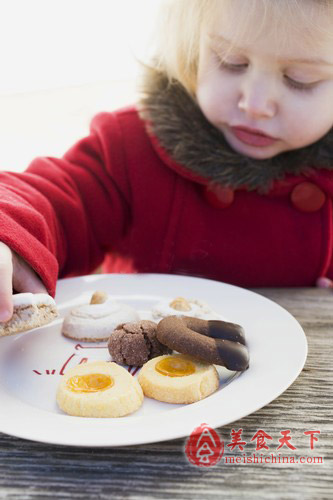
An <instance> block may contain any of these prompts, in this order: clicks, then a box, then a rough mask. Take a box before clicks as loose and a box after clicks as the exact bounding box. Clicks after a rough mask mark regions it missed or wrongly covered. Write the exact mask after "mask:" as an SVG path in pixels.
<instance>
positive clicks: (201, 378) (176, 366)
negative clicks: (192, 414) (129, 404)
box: [138, 354, 219, 404]
mask: <svg viewBox="0 0 333 500" xmlns="http://www.w3.org/2000/svg"><path fill="white" fill-rule="evenodd" d="M138 380H139V384H140V385H141V387H142V390H143V393H144V395H145V396H148V397H149V398H153V399H157V400H158V401H164V402H166V403H182V404H188V403H194V402H196V401H199V400H200V399H204V398H206V397H207V396H209V395H210V394H212V393H213V392H215V391H216V390H217V389H218V386H219V376H218V373H217V370H216V368H215V366H214V365H209V364H207V363H201V362H200V361H198V360H195V359H194V358H191V357H190V356H184V355H182V354H173V355H172V356H168V355H165V356H159V357H158V358H154V359H151V360H150V361H148V362H147V363H146V364H145V365H143V367H142V369H141V371H140V373H139V377H138Z"/></svg>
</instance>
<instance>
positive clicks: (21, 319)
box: [0, 293, 58, 337]
mask: <svg viewBox="0 0 333 500" xmlns="http://www.w3.org/2000/svg"><path fill="white" fill-rule="evenodd" d="M13 305H14V312H13V316H12V318H11V319H10V320H9V321H6V322H4V323H0V337H4V336H7V335H15V334H16V333H21V332H25V331H27V330H31V329H32V328H37V327H39V326H43V325H47V324H48V323H50V322H51V321H53V320H54V319H55V318H56V317H57V316H58V311H57V306H56V303H55V301H54V300H53V298H52V297H50V295H47V294H46V293H36V294H33V293H18V294H15V295H13Z"/></svg>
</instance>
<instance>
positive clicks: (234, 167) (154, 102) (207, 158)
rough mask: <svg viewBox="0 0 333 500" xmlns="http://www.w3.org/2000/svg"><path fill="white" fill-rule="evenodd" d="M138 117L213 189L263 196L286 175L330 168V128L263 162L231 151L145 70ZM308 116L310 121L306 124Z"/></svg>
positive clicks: (187, 103) (197, 113)
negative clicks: (219, 187)
mask: <svg viewBox="0 0 333 500" xmlns="http://www.w3.org/2000/svg"><path fill="white" fill-rule="evenodd" d="M140 116H141V117H142V118H143V119H144V120H147V121H149V122H150V127H151V129H152V132H153V134H154V135H155V136H156V137H157V139H158V140H159V143H160V144H161V146H162V147H163V148H164V149H165V150H166V151H167V153H168V154H169V155H170V157H171V158H172V159H173V160H174V161H176V162H177V163H179V164H180V165H182V166H184V167H186V168H187V169H189V170H190V171H192V172H194V173H195V174H198V175H199V176H202V177H203V178H205V179H207V181H208V182H209V183H212V184H222V185H224V186H229V187H232V188H234V189H235V188H237V187H240V186H246V187H247V189H248V190H258V191H260V192H267V191H268V190H269V188H270V186H271V185H272V183H273V182H274V181H275V180H281V179H283V178H284V177H285V175H287V174H293V175H299V174H305V175H306V174H308V173H309V172H310V171H311V170H312V171H313V170H315V169H320V168H326V169H330V170H332V169H333V128H332V129H331V130H330V131H329V132H328V133H327V134H326V135H325V136H324V137H322V138H321V139H320V140H319V141H317V142H316V143H314V144H311V145H310V146H307V147H305V148H302V149H298V150H294V151H289V152H286V153H281V154H280V155H277V156H275V157H274V158H270V159H267V160H257V159H252V158H248V157H247V156H244V155H241V154H240V153H237V152H235V151H234V150H233V149H232V148H231V147H230V146H229V144H228V143H227V142H226V140H225V139H224V136H223V134H222V133H221V132H220V131H219V130H218V129H216V128H215V127H214V126H213V125H212V124H211V123H210V122H209V121H208V120H207V119H206V118H205V116H204V115H203V113H202V112H201V110H200V108H199V106H198V105H197V103H196V102H195V101H194V100H193V98H192V97H191V96H190V95H189V94H188V93H187V92H186V90H185V89H184V87H183V86H182V85H181V84H180V83H179V82H177V81H175V82H172V83H170V82H169V81H168V79H167V77H166V75H165V74H163V73H158V72H157V71H156V70H148V69H147V70H146V74H145V78H144V84H143V98H142V99H141V102H140ZM310 119H311V117H309V120H310Z"/></svg>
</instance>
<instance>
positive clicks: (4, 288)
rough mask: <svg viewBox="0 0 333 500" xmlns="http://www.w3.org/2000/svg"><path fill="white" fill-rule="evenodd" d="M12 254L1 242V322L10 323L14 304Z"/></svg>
mask: <svg viewBox="0 0 333 500" xmlns="http://www.w3.org/2000/svg"><path fill="white" fill-rule="evenodd" d="M12 276H13V263H12V252H11V250H10V248H9V247H7V245H5V244H4V243H1V242H0V321H1V322H3V321H8V320H9V319H10V318H11V317H12V315H13V302H12V293H13V285H12Z"/></svg>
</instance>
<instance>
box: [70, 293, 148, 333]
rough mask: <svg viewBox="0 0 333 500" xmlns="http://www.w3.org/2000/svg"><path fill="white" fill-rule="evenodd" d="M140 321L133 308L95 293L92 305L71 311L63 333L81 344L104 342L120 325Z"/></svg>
mask: <svg viewBox="0 0 333 500" xmlns="http://www.w3.org/2000/svg"><path fill="white" fill-rule="evenodd" d="M139 319H140V317H139V314H138V313H137V312H136V310H135V309H133V307H131V306H128V305H127V304H122V303H120V302H117V301H115V300H113V299H111V298H109V297H108V296H107V295H106V294H105V293H104V292H95V293H94V294H93V296H92V299H91V303H90V304H86V305H82V306H79V307H76V308H74V309H72V310H71V311H70V313H69V314H68V315H67V316H66V317H65V319H64V322H63V324H62V330H61V332H62V334H63V335H64V336H65V337H68V338H70V339H73V340H79V341H81V342H103V341H106V340H108V339H109V337H110V335H111V333H112V332H113V330H114V329H115V328H116V327H117V326H118V325H119V324H121V323H127V322H129V321H137V320H139Z"/></svg>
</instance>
